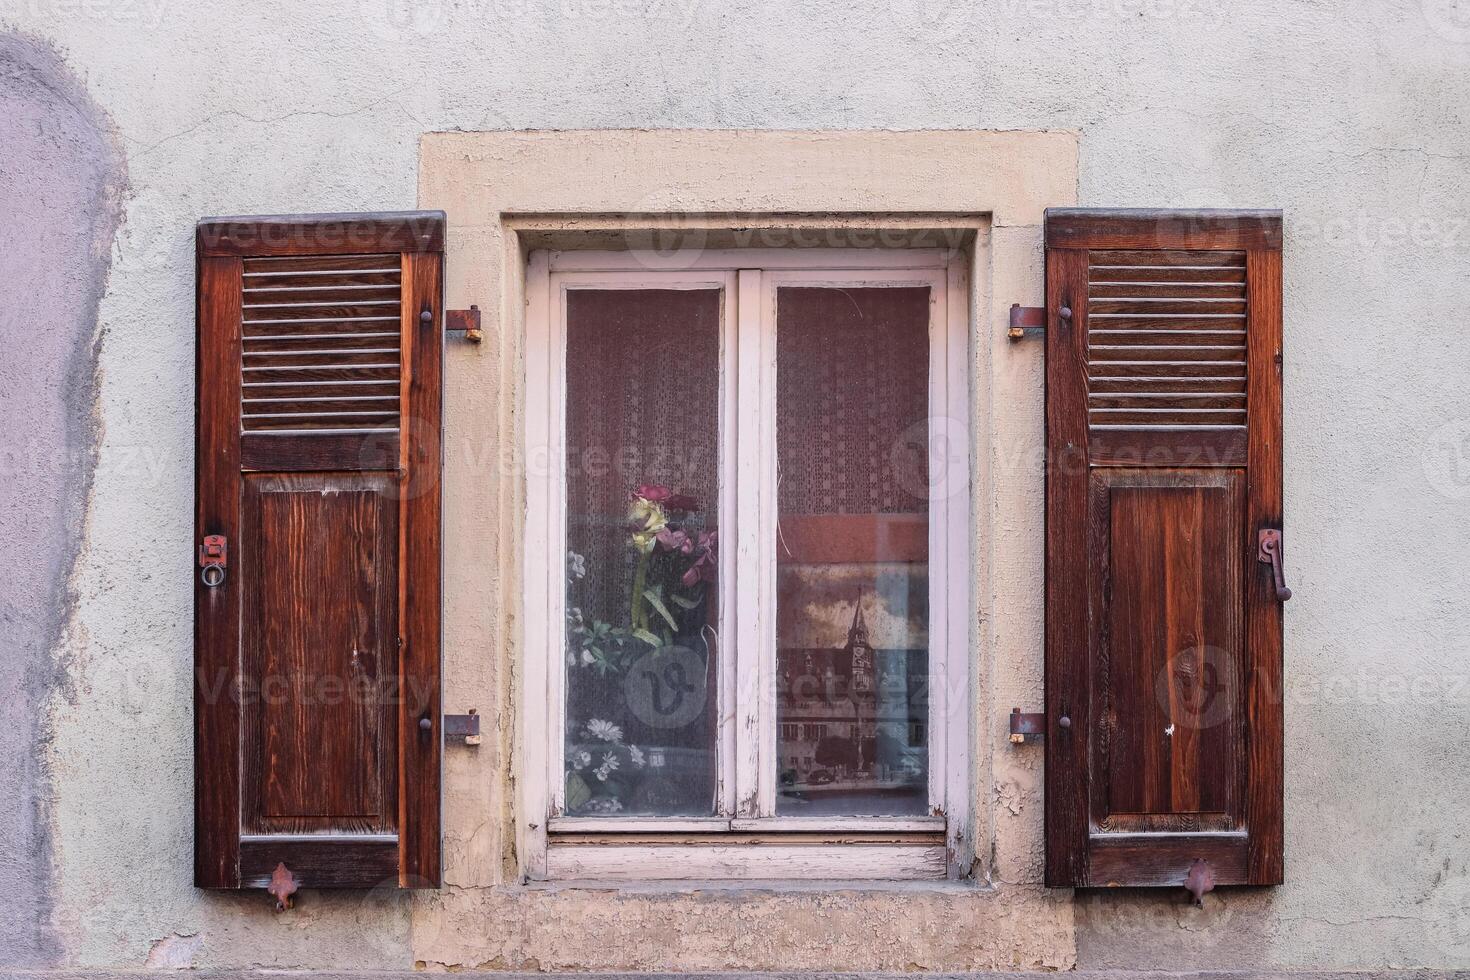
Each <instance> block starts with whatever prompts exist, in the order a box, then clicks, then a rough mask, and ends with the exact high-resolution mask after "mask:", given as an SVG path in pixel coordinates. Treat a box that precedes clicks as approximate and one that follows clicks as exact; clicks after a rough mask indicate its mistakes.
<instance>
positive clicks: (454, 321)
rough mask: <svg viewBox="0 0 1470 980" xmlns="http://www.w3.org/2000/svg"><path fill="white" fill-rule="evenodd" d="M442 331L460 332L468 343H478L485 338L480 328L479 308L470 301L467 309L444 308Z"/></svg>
mask: <svg viewBox="0 0 1470 980" xmlns="http://www.w3.org/2000/svg"><path fill="white" fill-rule="evenodd" d="M444 332H445V333H462V334H464V339H465V340H468V341H469V342H470V343H472V344H478V343H480V341H482V340H484V339H485V334H484V332H483V331H482V330H481V329H480V308H479V307H478V306H476V305H475V304H474V303H471V304H470V308H469V309H467V310H445V311H444Z"/></svg>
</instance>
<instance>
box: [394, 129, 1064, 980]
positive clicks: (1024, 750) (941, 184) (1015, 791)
mask: <svg viewBox="0 0 1470 980" xmlns="http://www.w3.org/2000/svg"><path fill="white" fill-rule="evenodd" d="M1076 166H1077V141H1076V137H1075V135H1074V134H1070V133H1045V132H1037V133H886V134H883V133H847V134H812V133H777V132H769V133H729V132H724V133H719V132H677V133H676V132H616V133H609V132H568V133H440V134H431V135H429V136H427V137H425V139H424V142H423V144H422V150H421V159H420V194H419V204H420V206H422V207H426V208H442V209H444V210H445V211H446V212H447V213H449V214H450V215H451V216H453V217H452V218H451V221H450V231H449V242H448V249H447V259H446V261H447V263H448V273H447V286H448V294H449V295H448V301H449V305H450V306H451V307H463V306H467V305H468V304H470V303H477V304H478V305H480V307H481V308H482V310H484V311H485V323H484V326H485V333H486V340H485V343H484V344H483V346H480V347H474V346H470V345H460V344H451V348H450V351H449V361H448V369H447V376H446V392H445V404H446V417H447V418H448V420H449V421H448V424H447V426H446V429H447V433H446V454H447V455H446V460H445V482H444V487H445V532H446V533H445V540H446V542H447V545H446V555H445V567H446V574H447V579H448V581H449V582H451V583H455V582H459V581H468V582H472V585H471V587H470V589H468V590H466V591H464V592H460V591H459V590H458V589H455V588H451V590H450V593H451V597H452V598H451V601H450V602H449V604H448V608H447V609H446V614H445V615H446V633H445V636H446V642H445V690H446V705H447V710H450V711H456V710H467V709H469V708H471V707H475V708H478V709H479V710H480V711H481V712H482V713H488V712H487V706H494V708H495V709H496V711H495V712H494V713H493V714H496V715H498V717H499V718H500V719H501V721H500V723H499V724H498V725H496V726H495V728H494V729H493V730H492V731H491V732H490V733H489V735H488V737H487V738H486V740H485V742H484V744H483V745H482V746H480V747H479V748H478V749H475V750H462V749H457V748H453V747H451V748H450V750H449V752H448V759H447V761H446V767H445V794H446V795H445V800H446V809H445V848H446V863H445V877H446V881H447V882H448V883H449V885H450V887H449V889H448V890H447V892H446V893H445V894H443V895H442V896H440V897H438V898H434V899H428V900H425V901H422V902H420V903H418V904H417V905H416V906H415V910H414V930H413V935H414V958H415V960H417V961H420V962H425V963H433V964H437V963H443V964H478V963H488V964H492V965H499V966H512V967H516V966H537V965H539V966H541V967H549V966H555V967H560V968H579V969H609V970H611V969H702V970H716V969H740V968H766V969H815V968H824V969H852V970H860V969H885V970H904V969H915V968H918V969H942V970H959V969H981V968H989V969H998V968H1013V967H1033V968H1041V967H1049V968H1055V967H1066V966H1069V965H1070V964H1071V963H1072V960H1073V949H1072V934H1071V922H1070V918H1071V915H1070V905H1069V903H1068V902H1067V896H1066V894H1065V893H1056V894H1048V893H1043V892H1042V890H1041V889H1040V887H1039V884H1040V880H1041V874H1040V870H1041V869H1040V863H1039V854H1040V835H1041V810H1040V807H1039V805H1038V804H1039V797H1038V790H1039V781H1038V776H1039V749H1038V748H1036V747H1034V746H1026V747H1017V746H1013V745H1012V744H1011V743H1010V742H1009V740H1008V739H1006V738H1005V735H1004V728H1005V724H1006V722H1005V717H1004V715H1005V712H1008V711H1009V710H1010V706H1011V705H1012V704H1013V703H1014V704H1019V705H1024V706H1026V707H1027V708H1028V709H1038V708H1039V704H1040V701H1039V698H1040V678H1041V667H1040V663H1041V619H1040V615H1041V608H1040V601H1039V595H1040V582H1041V547H1040V527H1041V525H1040V501H1041V474H1040V470H1039V468H1038V467H1036V466H1029V467H1028V466H1026V465H1024V462H1023V464H1022V465H1019V466H1018V465H1017V460H1018V459H1020V460H1022V461H1024V460H1027V459H1030V460H1031V461H1033V462H1035V461H1037V460H1039V458H1040V455H1039V454H1040V445H1041V442H1040V440H1041V383H1040V350H1039V346H1038V345H1037V344H1035V343H1030V344H1013V343H1010V342H1009V341H1007V340H1006V338H1005V323H1006V316H1007V311H1008V309H1009V304H1010V303H1012V302H1021V303H1026V304H1036V303H1039V302H1040V301H1041V275H1040V252H1041V218H1042V211H1043V209H1044V208H1045V207H1047V206H1051V205H1061V204H1068V203H1072V202H1073V201H1074V200H1075V196H1076V180H1077V174H1076ZM659 227H661V228H665V229H669V230H671V231H673V234H674V237H676V238H682V239H683V240H685V241H687V242H690V243H693V244H695V245H697V244H698V243H705V244H710V245H715V244H728V243H730V242H731V241H732V240H733V239H732V237H731V236H730V234H729V233H728V232H729V230H730V229H737V228H738V229H742V230H743V231H742V233H743V234H746V235H749V236H750V237H748V238H745V239H743V240H746V241H752V243H753V244H785V243H789V242H791V241H792V240H793V238H795V237H801V240H805V241H819V242H821V243H823V244H841V243H843V242H844V241H851V240H857V241H867V242H871V241H873V240H874V236H875V233H876V232H877V231H879V230H882V231H883V232H884V237H885V240H902V241H909V242H911V243H928V244H931V245H933V244H940V243H941V242H943V241H946V240H950V241H961V240H970V241H972V242H973V246H971V247H970V249H969V251H970V252H971V254H972V255H973V257H974V267H973V270H972V275H971V280H972V290H971V297H970V306H971V309H972V318H971V321H972V330H971V355H972V356H971V359H970V364H971V369H970V379H971V403H972V414H973V420H972V432H973V438H974V444H973V446H972V454H973V455H972V458H973V460H974V461H975V465H974V474H975V479H974V481H973V483H974V487H973V500H972V510H973V512H974V513H975V514H976V515H977V517H976V520H977V523H978V525H979V533H978V534H977V535H976V539H977V540H979V541H981V542H984V545H983V546H982V547H981V548H980V550H979V551H978V552H977V553H976V555H975V556H974V566H973V570H972V572H973V574H972V577H973V581H974V583H975V584H974V588H973V590H972V597H971V603H972V609H971V612H972V615H971V616H970V620H971V623H972V642H971V650H970V659H971V661H972V662H973V663H974V665H975V677H974V681H973V689H972V700H971V703H970V710H971V711H972V712H973V713H974V718H975V722H976V730H977V738H976V742H975V745H973V746H972V747H970V750H969V751H970V753H971V757H972V761H973V764H974V774H975V778H974V785H975V786H976V787H977V789H976V791H975V796H976V799H975V801H974V807H973V810H974V814H975V827H976V829H975V833H976V841H975V844H976V847H975V850H976V851H977V853H978V854H979V855H980V859H979V860H978V861H977V863H976V868H975V872H974V874H973V875H972V877H971V880H969V881H968V882H966V883H936V884H932V885H923V884H909V885H905V886H902V887H898V886H888V887H884V886H879V887H873V888H863V889H857V890H852V891H845V892H842V893H834V892H833V891H832V890H831V889H828V888H820V887H810V886H783V887H772V888H750V887H748V886H747V887H739V886H721V885H715V886H713V887H708V888H688V887H679V888H665V887H661V886H639V887H634V888H631V889H623V890H619V889H588V888H583V887H575V886H567V885H530V886H521V885H518V884H516V881H515V876H516V873H517V865H518V861H519V858H520V856H521V855H520V852H518V850H517V847H518V844H519V845H520V846H523V847H524V846H530V842H529V841H528V839H527V838H528V837H529V836H531V835H530V834H528V833H527V828H526V827H525V826H524V822H523V821H518V820H517V812H518V803H519V801H518V799H517V796H516V794H517V789H518V785H519V779H518V776H520V775H521V774H523V773H524V768H523V766H522V761H523V760H522V755H521V746H522V744H523V743H522V741H521V732H520V725H519V722H520V721H521V720H523V719H524V718H525V717H526V713H527V712H531V713H537V711H538V709H537V698H538V694H537V693H536V692H529V693H527V692H525V691H524V689H523V687H522V685H521V677H520V674H519V672H518V670H517V665H518V663H519V662H520V661H519V658H520V656H521V654H522V647H521V630H520V628H519V623H520V622H522V617H523V616H529V615H536V611H535V610H526V609H523V608H522V602H521V562H522V558H523V549H524V548H525V547H527V546H528V542H527V541H526V540H525V534H524V528H523V520H522V515H523V511H524V478H523V474H524V472H525V467H526V460H525V459H524V455H525V454H524V452H523V442H524V438H523V433H522V429H521V427H522V425H523V420H522V416H521V412H520V408H521V406H522V405H523V404H524V400H525V389H524V374H525V369H524V332H525V329H526V321H525V316H524V314H523V310H524V300H523V291H522V288H523V281H524V263H525V253H526V251H527V250H528V249H529V248H530V247H532V246H538V245H546V244H551V245H558V246H561V247H567V246H574V245H576V244H578V243H579V242H587V243H595V244H597V245H598V246H601V247H609V246H611V247H623V248H630V247H631V248H635V249H636V248H639V247H640V246H646V245H648V244H649V242H650V236H649V234H648V233H647V232H648V230H649V229H651V228H659ZM915 229H922V231H916V230H915ZM752 230H753V233H752ZM794 232H797V233H803V234H802V235H801V236H797V235H795V234H793V233H794ZM997 402H999V403H1002V404H1006V405H1008V406H1010V408H1009V409H1008V410H1007V411H1005V412H1003V413H995V412H993V411H992V410H991V406H992V405H994V404H995V403H997ZM998 447H1004V451H1001V450H1000V449H998ZM992 528H1003V529H1005V533H995V532H994V531H993V530H992ZM529 546H531V547H534V546H536V545H535V543H534V542H530V543H529ZM533 819H534V818H533ZM517 823H522V826H520V827H519V830H520V833H519V834H518V833H517V832H516V824H517ZM957 919H959V920H963V921H965V922H968V923H974V924H975V927H976V928H975V929H967V930H966V931H963V932H956V931H954V930H950V929H947V928H945V923H946V922H952V921H955V920H957ZM507 921H514V922H516V923H518V927H517V928H516V929H511V930H507V929H505V928H503V923H505V922H507ZM981 936H983V939H980V938H979V937H981Z"/></svg>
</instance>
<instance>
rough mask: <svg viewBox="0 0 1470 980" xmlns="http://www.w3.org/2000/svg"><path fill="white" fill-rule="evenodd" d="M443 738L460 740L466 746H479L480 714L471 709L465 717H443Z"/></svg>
mask: <svg viewBox="0 0 1470 980" xmlns="http://www.w3.org/2000/svg"><path fill="white" fill-rule="evenodd" d="M444 737H445V738H446V739H449V738H462V739H464V744H466V745H479V744H480V713H479V712H478V711H476V710H475V709H474V708H471V709H470V713H469V714H467V715H445V716H444Z"/></svg>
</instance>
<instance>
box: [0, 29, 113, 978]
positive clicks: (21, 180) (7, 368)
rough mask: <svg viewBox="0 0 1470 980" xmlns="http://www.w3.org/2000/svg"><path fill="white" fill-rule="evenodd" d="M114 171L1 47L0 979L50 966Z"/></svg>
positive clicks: (11, 36) (73, 117)
mask: <svg viewBox="0 0 1470 980" xmlns="http://www.w3.org/2000/svg"><path fill="white" fill-rule="evenodd" d="M123 186H124V180H123V163H122V156H121V154H120V152H119V151H118V149H117V147H116V145H115V143H114V141H113V137H112V135H111V127H110V125H109V123H108V121H107V119H106V118H105V117H104V116H103V114H102V112H101V111H100V110H99V109H98V108H97V107H96V105H95V104H94V103H93V102H92V100H91V98H90V97H89V96H88V94H87V92H86V89H85V88H84V87H83V86H82V84H81V83H80V82H79V81H78V80H77V79H76V78H75V77H74V76H73V75H72V73H71V71H70V70H69V69H68V68H67V67H66V65H65V64H63V62H62V60H61V58H60V56H59V55H58V54H57V53H56V52H55V50H53V49H52V48H51V47H49V46H48V45H46V44H45V43H44V42H41V41H37V40H34V39H31V38H28V37H25V36H22V35H19V34H15V33H0V214H3V215H4V216H5V220H4V222H3V223H0V349H3V350H4V358H3V359H0V419H3V420H4V425H3V426H0V471H3V473H4V485H5V492H4V493H3V494H0V540H3V541H4V542H5V547H4V548H3V549H0V636H3V637H4V640H3V654H0V661H3V663H4V664H5V668H6V669H5V671H4V672H3V674H0V893H3V894H4V895H5V901H4V902H3V903H0V937H3V939H0V963H5V964H9V965H43V964H48V963H53V962H55V961H56V960H57V959H58V958H59V955H60V947H61V943H60V941H59V939H58V936H57V935H56V932H55V929H54V927H53V925H52V922H51V912H52V907H53V902H52V897H51V888H50V881H51V835H50V831H49V819H50V818H49V814H48V813H47V812H46V810H45V809H44V807H45V801H46V800H47V799H49V798H50V795H51V794H50V793H49V792H48V791H47V790H46V788H45V782H46V779H45V774H44V772H43V768H44V767H43V765H42V763H41V761H40V760H41V758H42V752H41V746H42V744H43V743H44V741H45V738H46V735H45V726H44V719H43V706H44V705H45V703H46V700H47V698H46V694H47V691H48V690H49V689H50V688H51V687H52V686H53V685H55V684H56V683H58V682H59V678H60V676H61V675H60V672H59V671H58V669H57V660H58V646H59V643H60V640H61V636H62V631H63V629H64V628H65V626H66V623H67V621H68V619H69V618H70V615H71V613H72V610H73V608H74V606H75V596H74V595H73V594H72V592H71V590H70V588H69V587H68V584H67V580H68V576H69V575H70V573H71V569H72V564H73V562H74V561H75V560H76V557H77V555H78V553H79V551H80V548H81V543H82V533H83V522H84V520H85V515H86V507H87V499H88V494H89V491H90V488H91V478H92V470H93V466H94V463H95V452H96V442H97V439H96V436H97V432H96V428H97V426H96V419H95V395H96V372H97V307H98V303H99V302H100V301H101V298H102V292H103V286H104V284H105V282H106V280H107V272H108V265H109V262H110V260H111V255H112V239H113V235H114V233H115V232H116V230H117V226H118V222H119V220H120V216H121V193H122V188H123Z"/></svg>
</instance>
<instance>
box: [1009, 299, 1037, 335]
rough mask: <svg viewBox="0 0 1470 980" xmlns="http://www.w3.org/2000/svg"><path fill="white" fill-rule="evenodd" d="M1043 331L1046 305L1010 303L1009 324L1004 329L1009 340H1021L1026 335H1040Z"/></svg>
mask: <svg viewBox="0 0 1470 980" xmlns="http://www.w3.org/2000/svg"><path fill="white" fill-rule="evenodd" d="M1045 333H1046V307H1044V306H1022V305H1021V304H1020V303H1012V304H1011V324H1010V327H1009V328H1007V330H1006V336H1007V337H1009V338H1010V339H1011V340H1021V339H1022V338H1024V337H1027V336H1032V337H1040V336H1042V335H1043V334H1045Z"/></svg>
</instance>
